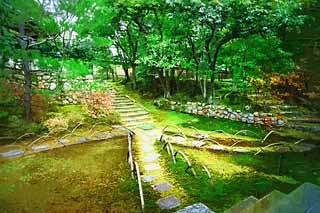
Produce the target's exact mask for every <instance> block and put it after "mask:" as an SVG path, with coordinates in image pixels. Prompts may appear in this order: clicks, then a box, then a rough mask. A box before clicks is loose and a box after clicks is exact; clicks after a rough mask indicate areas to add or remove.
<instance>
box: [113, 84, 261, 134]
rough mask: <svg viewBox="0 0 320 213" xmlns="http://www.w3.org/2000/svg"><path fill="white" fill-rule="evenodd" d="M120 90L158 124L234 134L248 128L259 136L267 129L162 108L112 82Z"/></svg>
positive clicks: (150, 100)
mask: <svg viewBox="0 0 320 213" xmlns="http://www.w3.org/2000/svg"><path fill="white" fill-rule="evenodd" d="M112 85H113V87H115V88H116V89H117V90H118V91H119V92H123V93H125V94H128V95H129V96H131V97H132V98H134V99H135V100H137V101H138V102H139V103H141V104H142V105H143V106H144V107H146V108H147V109H148V110H149V111H150V112H151V114H152V115H153V117H154V118H155V121H156V124H157V126H162V127H164V126H166V125H177V126H181V127H189V126H193V127H195V128H197V129H199V130H204V131H213V130H219V129H222V130H224V131H226V132H227V133H230V134H234V133H236V132H237V131H239V130H243V129H247V130H251V131H253V132H255V133H256V134H257V137H259V138H262V137H263V136H265V135H266V133H267V131H266V130H265V129H264V128H263V127H261V126H259V125H250V124H245V123H242V122H238V121H231V120H228V119H221V118H208V117H205V116H200V115H192V114H185V113H180V112H175V111H166V110H161V109H159V108H158V107H156V106H154V105H153V100H152V99H149V98H147V97H142V96H141V95H140V94H138V93H137V92H136V91H134V90H130V89H128V88H125V86H123V85H119V84H116V83H112Z"/></svg>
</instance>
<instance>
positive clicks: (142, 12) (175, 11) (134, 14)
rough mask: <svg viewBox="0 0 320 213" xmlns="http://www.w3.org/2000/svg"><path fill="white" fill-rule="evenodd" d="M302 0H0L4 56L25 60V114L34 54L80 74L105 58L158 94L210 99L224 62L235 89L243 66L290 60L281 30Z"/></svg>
mask: <svg viewBox="0 0 320 213" xmlns="http://www.w3.org/2000/svg"><path fill="white" fill-rule="evenodd" d="M304 4H306V3H305V1H300V0H295V1H281V2H279V1H275V0H274V1H259V2H256V1H250V0H248V1H242V0H241V1H235V0H226V1H204V0H197V1H188V0H179V1H177V0H169V1H168V0H157V1H152V0H147V1H145V0H127V1H124V0H117V1H112V0H98V1H93V0H82V1H79V0H73V1H63V0H58V1H45V0H43V1H21V0H14V1H7V0H5V1H2V2H1V3H0V11H1V15H0V19H1V23H2V27H1V29H0V30H1V37H0V43H1V47H2V48H1V53H0V54H1V57H0V58H1V63H0V65H1V66H2V67H4V66H5V64H6V63H7V62H8V60H9V59H14V60H15V61H21V69H23V71H24V77H25V79H24V82H25V83H24V94H25V95H24V106H25V112H26V113H25V114H26V118H28V119H30V112H31V110H30V100H31V94H32V93H31V81H32V78H31V76H32V72H31V71H30V65H31V64H37V65H38V66H41V69H49V68H50V69H53V70H56V71H58V72H57V75H61V74H62V73H63V70H64V68H65V67H69V68H70V69H69V70H70V71H71V70H73V71H71V72H70V73H74V74H77V71H76V70H79V72H78V74H81V73H82V71H84V70H87V71H88V72H91V70H92V69H91V68H92V67H93V66H99V67H102V68H103V69H102V70H104V72H110V70H111V68H110V65H111V64H113V65H120V66H121V67H122V68H123V70H124V73H125V80H124V83H129V82H130V84H131V85H132V87H133V88H136V87H137V86H139V85H143V87H144V89H147V88H148V89H150V88H152V87H153V88H155V91H161V93H162V94H163V96H164V97H171V96H173V95H175V94H176V93H180V92H191V93H192V95H193V96H194V95H201V97H202V98H203V99H204V100H206V101H209V102H214V101H215V97H216V94H215V88H217V87H218V86H219V85H218V86H217V85H216V84H217V82H218V81H219V80H218V79H217V76H218V74H219V73H220V72H227V73H230V74H231V77H232V79H233V87H232V88H233V90H235V91H236V90H237V89H238V87H239V85H240V86H243V87H246V80H247V77H248V76H253V77H255V76H259V77H263V75H264V73H271V72H283V73H287V72H289V71H291V70H292V69H294V63H293V61H292V60H291V58H292V55H291V54H290V52H289V51H292V48H286V49H287V51H286V50H284V47H288V46H289V45H288V44H289V42H283V40H285V39H284V38H285V36H284V35H286V34H287V33H288V31H289V30H293V29H295V30H297V29H298V28H299V26H300V25H301V24H302V23H303V20H304V13H302V12H301V11H302V9H303V5H304ZM308 4H309V5H313V2H312V1H311V2H309V1H308ZM308 8H310V6H308ZM80 61H81V62H80ZM50 64H52V66H51V65H50ZM77 64H78V65H79V66H78V65H77ZM78 68H79V69H78ZM70 73H69V74H70ZM69 74H68V75H67V76H73V77H76V75H69ZM185 83H187V84H188V85H190V87H187V88H186V87H184V86H183V85H184V84H185Z"/></svg>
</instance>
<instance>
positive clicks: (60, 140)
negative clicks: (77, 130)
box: [58, 138, 70, 144]
mask: <svg viewBox="0 0 320 213" xmlns="http://www.w3.org/2000/svg"><path fill="white" fill-rule="evenodd" d="M58 142H59V143H63V144H65V143H69V142H70V141H69V140H68V139H65V138H60V139H58Z"/></svg>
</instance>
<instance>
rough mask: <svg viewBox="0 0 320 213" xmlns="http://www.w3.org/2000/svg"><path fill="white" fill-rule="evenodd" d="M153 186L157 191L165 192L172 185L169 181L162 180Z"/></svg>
mask: <svg viewBox="0 0 320 213" xmlns="http://www.w3.org/2000/svg"><path fill="white" fill-rule="evenodd" d="M152 188H153V189H154V190H156V191H157V192H160V193H161V192H165V191H167V190H169V189H171V188H172V185H171V184H170V183H167V182H161V183H157V184H154V185H152Z"/></svg>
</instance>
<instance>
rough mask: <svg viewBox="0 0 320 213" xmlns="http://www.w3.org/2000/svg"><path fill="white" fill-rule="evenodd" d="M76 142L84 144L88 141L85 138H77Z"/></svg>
mask: <svg viewBox="0 0 320 213" xmlns="http://www.w3.org/2000/svg"><path fill="white" fill-rule="evenodd" d="M76 141H77V142H78V143H85V142H88V141H89V139H88V138H86V137H80V138H77V139H76Z"/></svg>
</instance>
